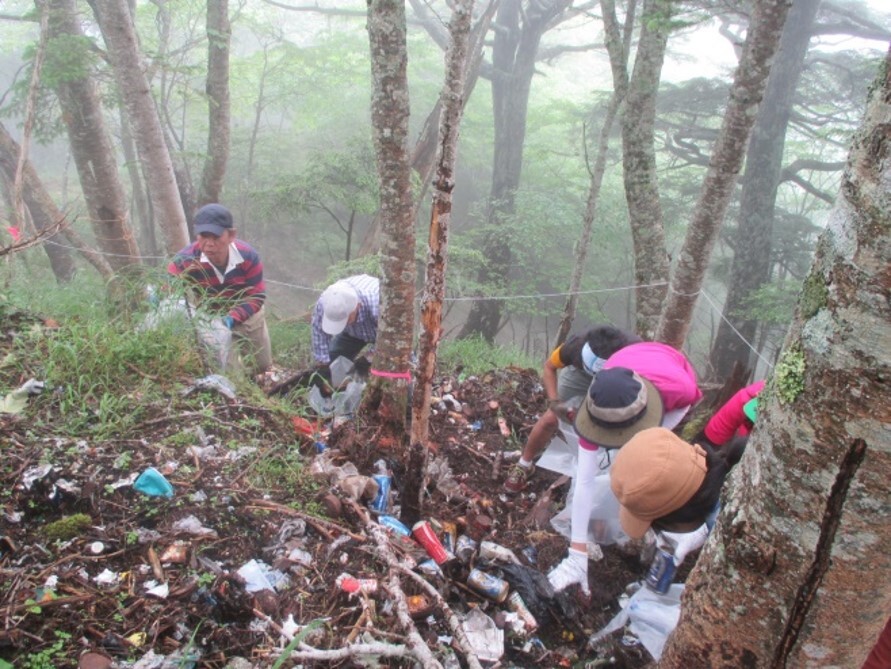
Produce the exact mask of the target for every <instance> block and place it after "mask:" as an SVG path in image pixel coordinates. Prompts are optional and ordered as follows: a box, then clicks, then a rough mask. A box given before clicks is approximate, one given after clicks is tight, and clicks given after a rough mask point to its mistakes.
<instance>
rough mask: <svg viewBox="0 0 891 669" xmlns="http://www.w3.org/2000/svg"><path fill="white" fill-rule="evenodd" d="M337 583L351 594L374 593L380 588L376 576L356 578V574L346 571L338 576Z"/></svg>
mask: <svg viewBox="0 0 891 669" xmlns="http://www.w3.org/2000/svg"><path fill="white" fill-rule="evenodd" d="M335 583H336V584H337V587H338V588H340V589H341V590H343V591H344V592H346V593H349V594H351V595H355V594H358V593H362V594H363V595H373V594H374V593H376V592H377V589H378V581H377V579H376V578H356V577H355V576H351V575H350V574H346V573H343V574H341V575H340V576H338V577H337V579H336V580H335Z"/></svg>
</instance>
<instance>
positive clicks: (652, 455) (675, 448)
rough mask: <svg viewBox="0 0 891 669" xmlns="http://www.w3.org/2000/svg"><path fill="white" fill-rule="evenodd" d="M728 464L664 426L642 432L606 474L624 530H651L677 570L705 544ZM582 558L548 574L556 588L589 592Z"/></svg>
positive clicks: (637, 533) (635, 535)
mask: <svg viewBox="0 0 891 669" xmlns="http://www.w3.org/2000/svg"><path fill="white" fill-rule="evenodd" d="M731 466H732V465H731V463H730V462H729V461H728V453H726V452H724V451H723V450H715V449H713V448H712V447H711V446H710V445H708V444H705V445H703V446H700V445H698V444H690V443H687V442H686V441H684V440H683V439H681V438H680V437H678V436H677V435H676V434H674V433H673V432H672V431H671V430H669V429H667V428H664V427H649V428H646V429H644V430H641V431H640V432H638V433H637V434H635V435H634V436H632V437H631V438H630V439H629V440H628V441H627V442H626V443H625V445H624V446H623V447H622V448H621V449H619V450H618V451H617V452H616V455H615V459H614V461H613V464H612V467H611V469H610V474H609V476H610V488H611V489H612V491H613V494H614V495H615V496H616V499H617V500H618V502H619V522H620V523H621V525H622V529H623V530H624V531H625V533H626V534H627V535H628V536H629V537H630V538H632V539H641V538H643V536H644V535H645V534H646V533H647V531H648V530H649V529H650V528H651V527H652V529H653V530H654V532H655V534H656V545H657V546H659V547H667V546H670V547H671V548H672V550H673V553H674V561H675V566H678V565H680V564H681V563H682V562H683V561H684V558H685V557H686V556H687V555H688V554H689V553H690V552H692V551H694V550H696V549H698V548H699V547H701V546H702V544H703V543H705V540H706V537H707V536H708V532H709V529H708V526H707V524H706V520H707V519H708V517H709V514H710V513H711V512H712V511H713V509H714V508H715V506H716V505H717V503H718V498H719V496H720V493H721V487H722V486H723V484H724V479H725V478H726V476H727V473H728V472H729V471H730V468H731ZM584 557H585V559H584V560H575V561H571V560H569V559H567V560H564V561H563V562H562V563H561V564H560V567H559V568H558V569H559V572H558V570H555V571H554V572H552V573H551V574H549V580H550V581H551V584H552V585H553V586H554V588H555V589H557V590H561V589H563V588H564V587H567V586H569V585H572V584H573V583H577V584H579V585H580V586H581V588H582V590H583V591H584V592H588V588H587V586H588V574H587V567H588V561H587V555H585V556H584ZM555 572H558V573H555ZM558 577H559V578H558Z"/></svg>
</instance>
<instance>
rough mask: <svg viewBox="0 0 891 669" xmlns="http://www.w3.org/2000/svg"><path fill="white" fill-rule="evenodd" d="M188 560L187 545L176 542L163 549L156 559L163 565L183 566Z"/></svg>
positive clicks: (183, 542)
mask: <svg viewBox="0 0 891 669" xmlns="http://www.w3.org/2000/svg"><path fill="white" fill-rule="evenodd" d="M188 558H189V544H188V543H186V542H185V541H176V542H174V543H172V544H170V545H169V546H168V547H167V548H165V549H164V552H163V553H161V556H160V557H159V558H158V559H159V560H160V561H161V562H162V563H165V564H184V563H185V561H186V560H187V559H188Z"/></svg>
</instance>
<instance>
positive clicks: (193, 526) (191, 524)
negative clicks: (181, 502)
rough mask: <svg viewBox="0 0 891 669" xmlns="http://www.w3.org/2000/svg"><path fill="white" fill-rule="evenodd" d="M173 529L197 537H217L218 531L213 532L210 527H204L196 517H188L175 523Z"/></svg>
mask: <svg viewBox="0 0 891 669" xmlns="http://www.w3.org/2000/svg"><path fill="white" fill-rule="evenodd" d="M173 529H174V530H175V531H177V532H187V533H188V534H191V535H193V536H196V537H214V538H215V537H216V536H217V533H216V530H212V529H210V528H209V527H204V525H202V524H201V521H200V520H198V519H197V518H196V517H195V516H186V517H185V518H182V519H180V520H178V521H176V522H175V523H173Z"/></svg>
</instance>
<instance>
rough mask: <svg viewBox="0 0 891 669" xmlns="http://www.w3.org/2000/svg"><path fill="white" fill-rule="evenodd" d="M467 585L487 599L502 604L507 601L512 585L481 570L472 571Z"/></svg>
mask: <svg viewBox="0 0 891 669" xmlns="http://www.w3.org/2000/svg"><path fill="white" fill-rule="evenodd" d="M467 585H468V586H470V589H471V590H473V591H474V592H478V593H479V594H481V595H482V596H483V597H485V598H486V599H491V600H492V601H493V602H496V603H499V604H500V603H501V602H503V601H504V600H505V599H507V593H508V590H510V585H509V584H508V582H507V581H505V580H504V579H503V578H498V577H497V576H493V575H492V574H489V573H486V572H484V571H483V570H481V569H471V570H470V574H468V576H467Z"/></svg>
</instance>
